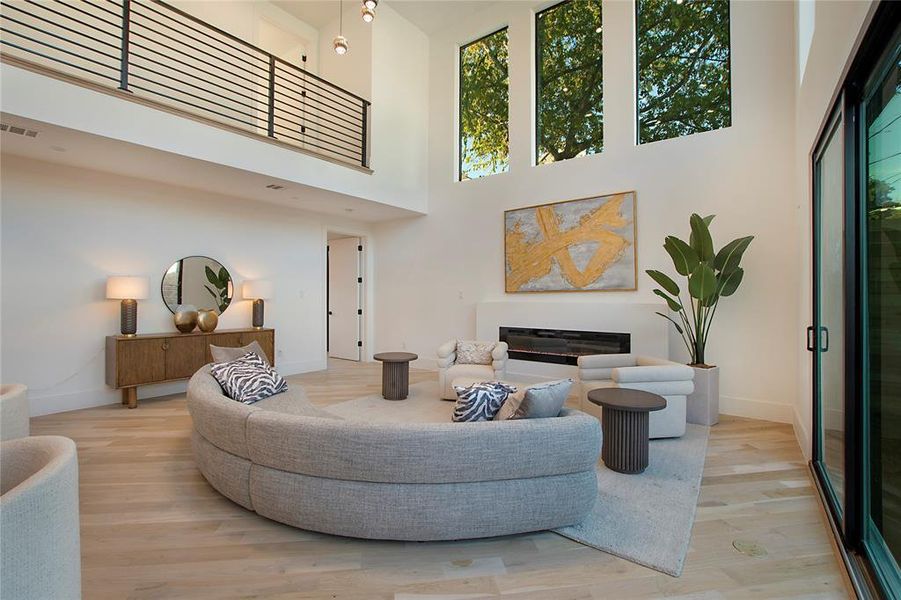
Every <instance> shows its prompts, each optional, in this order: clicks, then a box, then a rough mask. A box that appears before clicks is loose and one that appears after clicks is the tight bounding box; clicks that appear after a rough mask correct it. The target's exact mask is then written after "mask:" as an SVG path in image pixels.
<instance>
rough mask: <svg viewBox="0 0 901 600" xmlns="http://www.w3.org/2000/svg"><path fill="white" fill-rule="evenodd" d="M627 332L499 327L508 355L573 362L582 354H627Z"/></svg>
mask: <svg viewBox="0 0 901 600" xmlns="http://www.w3.org/2000/svg"><path fill="white" fill-rule="evenodd" d="M631 337H632V336H631V335H630V334H628V333H609V332H606V331H573V330H569V329H540V328H533V327H501V328H500V337H499V339H500V341H502V342H507V345H508V346H509V349H508V354H509V356H510V358H517V359H519V360H531V361H534V362H545V363H556V364H561V365H574V364H576V361H577V360H578V358H579V357H580V356H583V355H585V354H628V353H629V352H631V351H632V350H631V347H632V343H631Z"/></svg>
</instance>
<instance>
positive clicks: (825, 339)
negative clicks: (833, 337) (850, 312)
mask: <svg viewBox="0 0 901 600" xmlns="http://www.w3.org/2000/svg"><path fill="white" fill-rule="evenodd" d="M820 340H821V347H820V351H821V352H828V351H829V328H828V327H821V328H820Z"/></svg>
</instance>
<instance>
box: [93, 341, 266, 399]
mask: <svg viewBox="0 0 901 600" xmlns="http://www.w3.org/2000/svg"><path fill="white" fill-rule="evenodd" d="M253 341H256V342H259V344H260V346H262V347H263V351H264V352H265V353H266V355H267V358H268V359H269V363H270V364H272V365H275V330H274V329H223V330H220V331H213V332H212V333H203V332H201V331H195V332H193V333H178V332H174V333H148V334H141V335H135V336H131V337H129V336H125V335H110V336H107V338H106V384H107V385H108V386H110V387H113V388H116V389H121V390H122V404H126V405H128V408H136V407H137V406H138V391H137V387H138V386H139V385H147V384H151V383H165V382H167V381H178V380H181V379H188V378H189V377H191V376H192V375H193V374H194V373H195V372H196V371H197V369H199V368H200V367H202V366H203V365H205V364H207V363H209V362H212V360H213V357H212V355H211V354H210V345H213V346H225V347H232V348H239V347H241V346H246V345H247V344H249V343H251V342H253Z"/></svg>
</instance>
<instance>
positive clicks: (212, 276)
mask: <svg viewBox="0 0 901 600" xmlns="http://www.w3.org/2000/svg"><path fill="white" fill-rule="evenodd" d="M203 270H204V272H205V273H206V278H207V281H209V282H210V283H212V284H213V285H215V286H216V287H217V288H218V287H219V276H218V275H216V273H215V272H214V271H213V270H212V269H211V268H210V267H209V266H205V267H203Z"/></svg>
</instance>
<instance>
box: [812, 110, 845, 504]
mask: <svg viewBox="0 0 901 600" xmlns="http://www.w3.org/2000/svg"><path fill="white" fill-rule="evenodd" d="M844 130H845V119H844V113H843V112H842V110H841V109H840V108H839V109H837V110H836V111H835V113H834V114H833V116H832V118H831V119H830V121H829V124H828V125H827V128H826V132H825V135H824V136H823V138H822V141H821V143H820V145H819V147H818V148H817V151H816V152H815V154H814V178H815V179H814V212H813V214H814V232H815V236H814V237H815V240H814V244H815V245H816V249H815V252H814V257H815V265H814V286H815V288H816V293H815V294H814V298H815V305H814V325H813V327H811V328H810V329H808V332H807V335H808V340H807V347H808V349H809V350H810V351H812V352H813V353H814V371H815V375H814V377H815V381H814V394H815V395H816V398H815V406H816V407H817V411H816V415H815V416H816V419H815V424H814V427H815V430H816V435H815V441H816V445H817V455H818V456H819V457H820V460H819V461H818V467H819V468H820V470H821V474H822V478H823V481H824V483H825V488H826V490H827V493H828V494H829V495H830V497H831V499H832V504H833V506H834V507H835V512H836V517H837V518H838V519H839V520H841V516H842V514H843V513H844V504H845V406H844V403H845V357H844V354H843V350H844V340H843V338H844V329H845V323H844V321H845V314H844V313H845V299H844V293H845V261H844V256H845V189H844V186H845V177H844V169H845V152H844V143H845V135H844V134H845V131H844Z"/></svg>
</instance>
